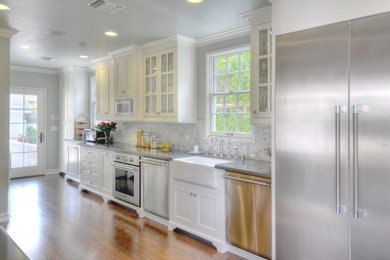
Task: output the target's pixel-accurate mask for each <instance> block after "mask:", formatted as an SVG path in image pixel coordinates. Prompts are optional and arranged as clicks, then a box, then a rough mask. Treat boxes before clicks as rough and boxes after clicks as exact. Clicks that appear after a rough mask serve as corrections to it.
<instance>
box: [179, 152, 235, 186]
mask: <svg viewBox="0 0 390 260" xmlns="http://www.w3.org/2000/svg"><path fill="white" fill-rule="evenodd" d="M228 162H230V161H227V160H223V159H219V158H210V157H203V156H194V157H186V158H180V159H175V160H173V178H174V179H175V180H178V181H184V182H188V183H192V184H196V185H201V186H204V187H208V188H213V189H217V188H218V180H217V173H218V172H219V171H220V170H218V169H216V168H214V166H215V165H216V164H221V163H228Z"/></svg>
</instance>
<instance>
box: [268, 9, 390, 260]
mask: <svg viewBox="0 0 390 260" xmlns="http://www.w3.org/2000/svg"><path fill="white" fill-rule="evenodd" d="M275 95H276V96H275V98H276V106H275V113H276V114H275V117H276V118H275V119H276V123H275V131H276V136H275V141H276V150H275V170H276V178H275V189H276V190H275V192H276V193H275V200H276V259H277V260H306V259H307V260H314V259H315V260H321V259H327V260H328V259H332V260H336V259H353V260H367V259H374V260H376V259H390V14H381V15H377V16H372V17H366V18H362V19H357V20H352V21H349V22H343V23H338V24H333V25H329V26H324V27H320V28H316V29H310V30H306V31H301V32H297V33H291V34H286V35H281V36H278V37H276V81H275Z"/></svg>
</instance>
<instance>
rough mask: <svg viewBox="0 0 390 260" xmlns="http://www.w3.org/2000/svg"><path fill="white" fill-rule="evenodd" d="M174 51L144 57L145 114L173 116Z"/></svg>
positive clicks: (174, 112)
mask: <svg viewBox="0 0 390 260" xmlns="http://www.w3.org/2000/svg"><path fill="white" fill-rule="evenodd" d="M175 74H176V73H175V52H174V50H168V51H164V52H161V53H159V54H157V55H151V56H147V57H146V58H145V114H146V115H147V116H150V115H151V116H156V115H160V116H171V117H172V116H175V114H176V109H175V106H176V104H175V99H176V97H175V96H176V88H175Z"/></svg>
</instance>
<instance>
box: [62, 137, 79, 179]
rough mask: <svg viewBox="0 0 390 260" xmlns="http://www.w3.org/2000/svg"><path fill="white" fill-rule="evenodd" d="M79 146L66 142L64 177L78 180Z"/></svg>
mask: <svg viewBox="0 0 390 260" xmlns="http://www.w3.org/2000/svg"><path fill="white" fill-rule="evenodd" d="M79 167H80V146H79V145H78V144H76V143H73V142H66V173H65V174H66V178H70V179H72V180H75V181H80V168H79Z"/></svg>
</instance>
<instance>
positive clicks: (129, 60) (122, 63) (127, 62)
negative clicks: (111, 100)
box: [114, 50, 141, 99]
mask: <svg viewBox="0 0 390 260" xmlns="http://www.w3.org/2000/svg"><path fill="white" fill-rule="evenodd" d="M140 56H141V54H140V52H139V51H136V50H134V51H131V52H130V53H128V54H126V55H122V56H118V57H116V58H115V59H114V74H115V82H114V86H115V87H114V89H115V99H125V98H135V96H136V90H137V84H138V78H139V77H140V75H137V74H138V72H139V67H140V66H141V64H140Z"/></svg>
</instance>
